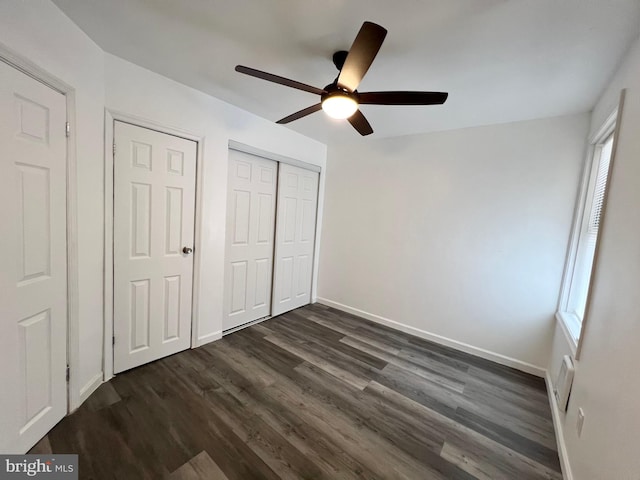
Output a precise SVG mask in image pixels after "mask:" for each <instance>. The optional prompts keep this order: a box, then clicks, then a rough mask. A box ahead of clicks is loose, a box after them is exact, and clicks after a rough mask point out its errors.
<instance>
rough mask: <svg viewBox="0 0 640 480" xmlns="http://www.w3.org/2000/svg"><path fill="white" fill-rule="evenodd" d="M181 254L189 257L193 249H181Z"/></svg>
mask: <svg viewBox="0 0 640 480" xmlns="http://www.w3.org/2000/svg"><path fill="white" fill-rule="evenodd" d="M182 253H184V254H185V255H189V254H191V253H193V248H189V247H184V248H183V249H182Z"/></svg>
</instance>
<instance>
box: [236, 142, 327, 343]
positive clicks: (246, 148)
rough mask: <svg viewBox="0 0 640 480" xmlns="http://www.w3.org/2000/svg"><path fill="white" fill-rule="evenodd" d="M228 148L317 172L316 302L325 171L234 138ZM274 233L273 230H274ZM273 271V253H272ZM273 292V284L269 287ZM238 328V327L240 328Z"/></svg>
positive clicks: (313, 285)
mask: <svg viewBox="0 0 640 480" xmlns="http://www.w3.org/2000/svg"><path fill="white" fill-rule="evenodd" d="M229 149H230V150H237V151H239V152H244V153H250V154H251V155H256V156H258V157H262V158H266V159H268V160H274V161H276V162H279V163H286V164H288V165H293V166H295V167H300V168H304V169H305V170H310V171H312V172H317V173H318V175H319V177H318V200H317V203H316V232H315V240H314V245H313V264H312V273H311V303H316V300H317V298H318V270H319V262H320V234H321V231H322V217H323V214H324V205H323V204H324V182H325V171H324V170H323V169H322V167H320V166H319V165H314V164H311V163H307V162H303V161H301V160H296V159H295V158H291V157H287V156H284V155H280V154H277V153H273V152H269V151H268V150H263V149H261V148H256V147H253V146H251V145H247V144H246V143H241V142H237V141H235V140H229ZM277 195H278V191H277V189H276V216H277V215H278V203H277ZM274 233H275V230H274ZM274 252H275V238H274ZM273 261H274V271H275V255H274V259H273ZM271 290H272V292H273V284H272V287H271ZM269 318H271V316H269V317H265V318H264V319H260V320H258V321H256V322H250V323H248V324H246V325H243V326H241V327H240V328H244V327H248V326H250V325H252V324H253V323H258V322H260V321H263V320H267V319H269ZM240 328H239V329H240ZM233 331H235V330H233V329H231V330H230V331H229V332H227V333H232V332H233Z"/></svg>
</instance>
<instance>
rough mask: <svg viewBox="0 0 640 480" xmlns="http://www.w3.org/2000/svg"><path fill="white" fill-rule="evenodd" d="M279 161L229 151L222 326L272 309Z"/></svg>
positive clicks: (265, 314)
mask: <svg viewBox="0 0 640 480" xmlns="http://www.w3.org/2000/svg"><path fill="white" fill-rule="evenodd" d="M277 173H278V164H277V163H276V162H274V161H272V160H267V159H265V158H261V157H257V156H254V155H250V154H248V153H243V152H239V151H236V150H229V187H228V197H227V226H226V228H227V236H226V255H225V292H224V313H223V315H224V317H223V324H222V327H223V330H230V329H232V328H235V327H238V326H240V325H243V324H245V323H248V322H251V321H253V320H257V319H259V318H262V317H265V316H268V315H269V314H270V313H271V280H272V273H273V237H274V232H273V230H274V223H275V219H274V215H275V208H276V182H277Z"/></svg>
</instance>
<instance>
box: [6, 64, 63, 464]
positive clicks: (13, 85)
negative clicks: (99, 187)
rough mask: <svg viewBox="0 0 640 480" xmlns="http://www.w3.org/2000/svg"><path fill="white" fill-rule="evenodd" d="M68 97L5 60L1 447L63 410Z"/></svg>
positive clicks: (14, 446)
mask: <svg viewBox="0 0 640 480" xmlns="http://www.w3.org/2000/svg"><path fill="white" fill-rule="evenodd" d="M65 122H66V100H65V97H64V95H62V94H60V93H58V92H56V91H54V90H52V89H50V88H49V87H47V86H45V85H43V84H41V83H40V82H38V81H36V80H34V79H33V78H31V77H28V76H27V75H25V74H23V73H21V72H19V71H18V70H15V69H14V68H12V67H10V66H9V65H7V64H5V63H3V62H1V61H0V228H2V248H1V249H0V251H1V253H0V267H1V268H0V271H1V272H2V276H1V279H2V280H1V282H2V283H1V284H0V374H1V375H0V382H1V386H0V452H2V453H25V452H26V451H27V450H29V449H30V448H31V447H32V446H33V445H34V444H35V443H36V442H37V441H38V440H39V439H40V438H41V437H42V436H43V435H45V434H46V433H47V432H48V431H49V430H50V429H51V428H53V426H54V425H55V424H56V423H57V422H58V421H59V420H60V419H61V418H62V417H63V416H64V415H65V414H66V411H67V383H66V365H67V247H66V234H67V232H66V225H67V220H66V137H65Z"/></svg>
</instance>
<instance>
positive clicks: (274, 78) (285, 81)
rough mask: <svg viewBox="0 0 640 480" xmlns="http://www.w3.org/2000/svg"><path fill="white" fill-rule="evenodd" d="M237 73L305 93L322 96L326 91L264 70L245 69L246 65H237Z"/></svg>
mask: <svg viewBox="0 0 640 480" xmlns="http://www.w3.org/2000/svg"><path fill="white" fill-rule="evenodd" d="M236 72H240V73H244V74H245V75H250V76H252V77H256V78H261V79H262V80H266V81H268V82H273V83H277V84H280V85H284V86H285V87H291V88H297V89H298V90H303V91H305V92H309V93H315V94H316V95H322V94H323V93H324V90H322V89H320V88H316V87H312V86H311V85H307V84H305V83H301V82H296V81H295V80H291V79H289V78H285V77H280V76H278V75H274V74H272V73H267V72H263V71H262V70H256V69H255V68H250V67H245V66H244V65H236Z"/></svg>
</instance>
